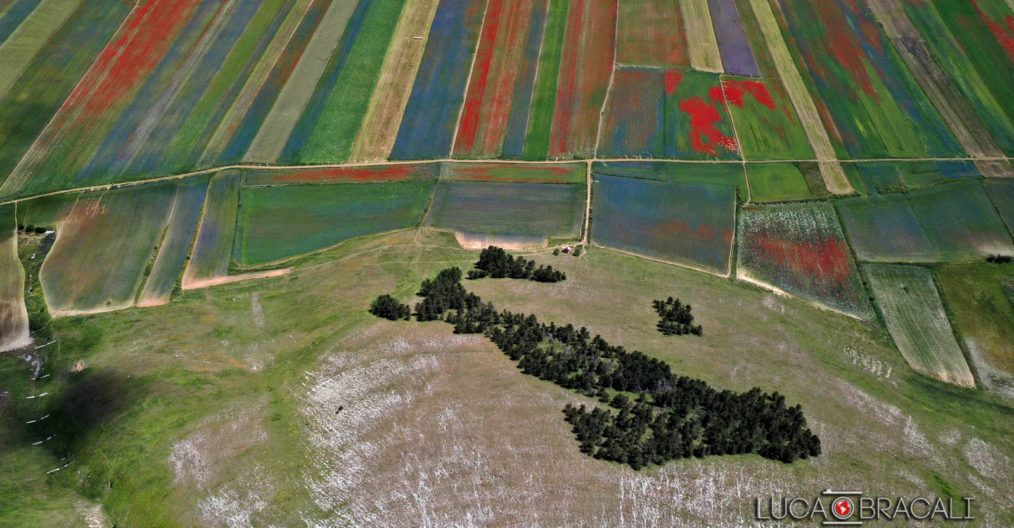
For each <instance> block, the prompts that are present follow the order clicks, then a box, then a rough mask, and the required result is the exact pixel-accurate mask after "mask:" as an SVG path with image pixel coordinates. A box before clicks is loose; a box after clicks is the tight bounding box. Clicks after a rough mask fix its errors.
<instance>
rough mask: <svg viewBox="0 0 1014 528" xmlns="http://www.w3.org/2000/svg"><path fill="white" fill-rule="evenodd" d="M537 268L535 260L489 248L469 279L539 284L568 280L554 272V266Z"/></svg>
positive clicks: (558, 272)
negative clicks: (509, 280)
mask: <svg viewBox="0 0 1014 528" xmlns="http://www.w3.org/2000/svg"><path fill="white" fill-rule="evenodd" d="M535 266H536V264H535V261H533V260H528V259H526V258H524V257H515V256H514V255H511V254H510V253H507V251H505V250H504V249H503V248H498V247H496V246H489V247H488V248H486V249H484V250H482V253H480V254H479V261H478V262H476V263H475V269H474V270H471V271H469V272H468V278H469V279H482V278H485V277H490V278H494V279H502V278H511V279H528V280H533V281H537V282H560V281H562V280H566V279H567V275H566V274H565V273H563V272H562V271H560V270H554V269H553V267H552V266H539V267H538V268H536V267H535Z"/></svg>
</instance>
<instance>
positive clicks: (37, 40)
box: [0, 0, 82, 98]
mask: <svg viewBox="0 0 1014 528" xmlns="http://www.w3.org/2000/svg"><path fill="white" fill-rule="evenodd" d="M81 1H82V0H43V1H42V3H40V4H38V7H36V8H35V9H34V10H33V11H32V13H31V14H30V15H28V17H27V18H25V20H24V21H23V22H21V24H20V25H18V26H17V29H15V30H14V31H13V32H11V34H10V36H9V37H7V38H6V40H4V39H3V38H0V98H3V96H5V95H7V92H8V91H9V90H10V89H11V86H13V85H14V82H15V81H17V80H18V77H21V74H22V73H24V71H25V68H27V67H28V65H29V64H31V62H32V59H33V58H35V56H36V54H38V53H39V51H40V50H42V48H43V47H44V46H45V45H46V43H47V42H49V39H50V37H52V36H53V34H54V33H56V32H57V30H59V29H60V27H62V26H63V24H64V22H66V21H67V19H69V18H70V16H71V15H73V14H74V11H75V10H76V9H77V8H78V6H79V5H80V4H81Z"/></svg>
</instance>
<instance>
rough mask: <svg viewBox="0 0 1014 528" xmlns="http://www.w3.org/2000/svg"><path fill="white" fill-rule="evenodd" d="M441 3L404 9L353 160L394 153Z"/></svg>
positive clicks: (431, 0) (430, 0) (423, 0)
mask: <svg viewBox="0 0 1014 528" xmlns="http://www.w3.org/2000/svg"><path fill="white" fill-rule="evenodd" d="M438 3H439V0H419V1H414V2H407V3H406V4H405V7H404V8H403V9H402V14H401V18H400V19H399V20H398V26H397V27H396V28H395V30H394V37H393V38H392V40H391V45H390V47H389V48H388V51H387V56H386V57H384V64H383V66H382V67H381V71H380V79H379V81H378V82H377V87H376V88H375V89H374V90H373V95H372V96H371V98H370V103H369V106H368V108H367V110H366V116H365V117H364V118H363V124H362V126H361V127H360V129H359V133H358V135H357V136H356V140H355V143H353V145H352V155H351V157H350V159H349V161H352V162H369V161H381V160H384V159H386V158H387V156H388V155H389V154H390V153H391V148H393V147H394V141H395V139H396V138H397V137H398V127H399V126H400V125H401V119H402V115H403V114H404V112H405V106H406V105H407V104H408V98H409V95H410V94H411V93H412V83H413V82H414V80H415V77H416V74H417V73H418V71H419V64H420V62H421V61H422V56H423V51H424V50H425V49H426V40H427V37H428V35H429V31H430V26H431V25H432V24H433V16H434V15H435V14H436V12H437V4H438Z"/></svg>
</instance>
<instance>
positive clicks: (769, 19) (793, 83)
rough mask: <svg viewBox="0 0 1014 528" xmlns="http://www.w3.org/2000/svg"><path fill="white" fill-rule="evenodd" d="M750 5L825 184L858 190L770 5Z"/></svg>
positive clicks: (840, 190) (757, 0) (758, 1)
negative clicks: (793, 58)
mask: <svg viewBox="0 0 1014 528" xmlns="http://www.w3.org/2000/svg"><path fill="white" fill-rule="evenodd" d="M750 5H751V6H753V12H754V16H756V17H757V22H758V23H759V24H760V27H761V32H762V33H763V34H764V40H765V41H766V42H767V44H768V49H769V50H770V51H771V58H772V59H773V60H774V62H775V68H777V69H778V75H779V76H780V77H781V78H782V82H783V83H784V84H785V91H786V92H788V94H789V99H791V100H792V106H794V107H795V108H796V115H797V116H799V122H800V123H801V124H802V125H803V130H804V131H805V132H806V137H807V139H809V140H810V146H811V147H812V148H813V152H814V154H815V155H816V156H817V161H818V162H819V165H820V174H821V175H822V176H823V177H824V185H825V186H826V187H827V190H828V191H831V192H832V193H834V194H850V193H853V192H855V189H853V188H852V184H850V183H849V180H848V177H847V176H845V171H844V170H843V169H842V167H841V164H840V163H838V155H837V154H835V151H834V147H833V146H832V145H831V139H830V138H829V137H828V135H827V130H826V129H825V128H824V123H823V122H822V121H821V119H820V114H819V113H818V112H817V107H816V105H815V104H814V103H813V99H812V98H811V97H810V92H809V91H808V90H807V89H806V84H805V83H804V82H803V77H802V76H801V75H800V74H799V69H797V68H796V64H795V62H793V60H792V54H791V53H790V52H789V48H788V46H787V45H786V44H785V40H784V38H783V37H782V32H781V29H779V27H778V21H777V20H776V19H775V14H774V13H773V12H772V11H771V6H770V4H768V1H767V0H750Z"/></svg>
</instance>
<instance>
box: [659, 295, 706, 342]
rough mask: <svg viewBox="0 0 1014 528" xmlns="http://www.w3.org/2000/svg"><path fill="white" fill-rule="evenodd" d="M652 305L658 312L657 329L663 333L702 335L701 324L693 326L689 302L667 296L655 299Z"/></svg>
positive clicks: (692, 315)
mask: <svg viewBox="0 0 1014 528" xmlns="http://www.w3.org/2000/svg"><path fill="white" fill-rule="evenodd" d="M651 304H652V306H653V307H654V308H655V311H656V312H658V318H659V319H658V325H657V327H658V331H659V332H662V333H663V334H665V335H687V334H693V335H696V336H699V335H702V334H703V333H704V330H703V329H702V328H701V325H697V326H694V314H692V313H690V312H691V310H692V308H691V307H690V305H689V304H683V303H681V302H680V300H679V299H673V298H672V297H669V298H668V299H666V300H664V301H663V300H660V299H655V300H654V301H652V303H651Z"/></svg>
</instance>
